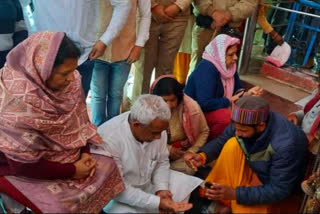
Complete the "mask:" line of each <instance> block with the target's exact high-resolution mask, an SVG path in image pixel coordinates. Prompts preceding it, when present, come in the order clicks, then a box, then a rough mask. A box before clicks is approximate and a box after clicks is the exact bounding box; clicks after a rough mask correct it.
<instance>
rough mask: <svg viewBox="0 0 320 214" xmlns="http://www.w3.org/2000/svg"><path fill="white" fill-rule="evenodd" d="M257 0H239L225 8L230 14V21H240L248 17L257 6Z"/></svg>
mask: <svg viewBox="0 0 320 214" xmlns="http://www.w3.org/2000/svg"><path fill="white" fill-rule="evenodd" d="M258 2H259V1H258V0H240V1H239V2H238V3H236V4H234V5H233V6H232V7H229V8H228V9H227V10H228V11H229V12H230V14H231V21H232V22H241V21H243V20H245V19H246V18H249V17H250V16H251V15H252V14H253V13H254V12H255V11H256V10H257V7H258Z"/></svg>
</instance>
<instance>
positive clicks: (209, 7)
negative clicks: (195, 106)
mask: <svg viewBox="0 0 320 214" xmlns="http://www.w3.org/2000/svg"><path fill="white" fill-rule="evenodd" d="M258 1H259V0H225V1H221V0H195V1H194V7H195V9H194V14H195V16H199V15H202V16H209V17H211V18H212V19H213V20H214V21H213V22H212V25H211V29H208V28H202V27H199V26H198V25H197V24H194V26H193V31H192V46H191V62H190V66H189V67H190V68H189V75H190V73H192V72H193V70H194V69H195V67H196V66H197V64H198V63H199V62H200V60H201V56H202V53H203V51H204V49H205V47H206V46H207V45H208V44H209V42H210V41H211V40H212V39H213V38H214V37H215V36H216V35H217V34H218V32H219V30H220V28H221V27H222V26H224V25H228V26H229V27H231V28H239V27H240V26H241V24H242V23H243V21H244V20H245V19H246V18H248V17H250V16H251V15H252V14H253V13H254V12H255V11H256V9H257V6H258Z"/></svg>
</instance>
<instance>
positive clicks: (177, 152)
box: [169, 146, 185, 161]
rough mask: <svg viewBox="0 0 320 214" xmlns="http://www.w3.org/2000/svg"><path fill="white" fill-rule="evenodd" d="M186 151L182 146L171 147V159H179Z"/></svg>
mask: <svg viewBox="0 0 320 214" xmlns="http://www.w3.org/2000/svg"><path fill="white" fill-rule="evenodd" d="M184 153H185V152H184V151H182V150H181V149H180V148H176V147H173V146H172V147H171V149H170V156H169V157H170V160H173V161H175V160H178V159H180V158H181V157H182V156H183V155H184Z"/></svg>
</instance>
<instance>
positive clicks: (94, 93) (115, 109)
mask: <svg viewBox="0 0 320 214" xmlns="http://www.w3.org/2000/svg"><path fill="white" fill-rule="evenodd" d="M130 68H131V65H130V64H128V63H126V62H124V61H120V62H114V63H109V62H105V61H101V60H96V61H95V63H94V68H93V74H92V80H91V85H90V88H91V112H92V122H93V124H95V125H96V126H99V125H101V124H102V123H104V122H105V121H107V120H109V119H111V118H112V117H114V116H117V115H118V114H119V113H120V105H121V102H122V96H123V87H124V85H125V83H126V81H127V79H128V75H129V72H130Z"/></svg>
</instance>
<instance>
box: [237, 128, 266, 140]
mask: <svg viewBox="0 0 320 214" xmlns="http://www.w3.org/2000/svg"><path fill="white" fill-rule="evenodd" d="M261 134H262V132H258V131H257V130H256V129H255V130H254V133H253V135H252V136H250V137H239V138H240V139H242V140H243V141H244V142H247V143H254V142H255V141H256V140H257V139H258V138H259V137H260V136H261Z"/></svg>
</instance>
